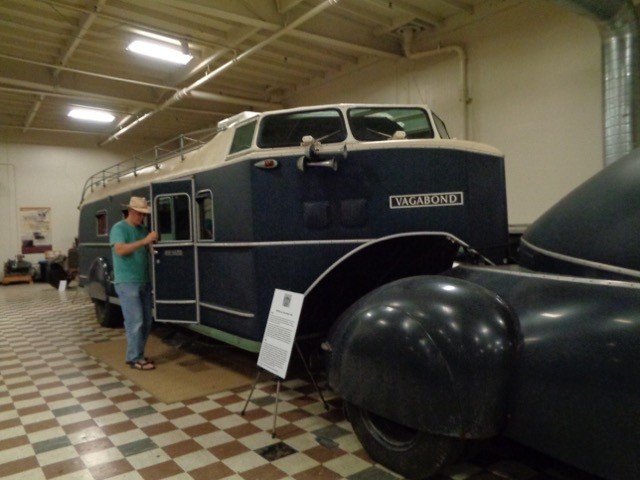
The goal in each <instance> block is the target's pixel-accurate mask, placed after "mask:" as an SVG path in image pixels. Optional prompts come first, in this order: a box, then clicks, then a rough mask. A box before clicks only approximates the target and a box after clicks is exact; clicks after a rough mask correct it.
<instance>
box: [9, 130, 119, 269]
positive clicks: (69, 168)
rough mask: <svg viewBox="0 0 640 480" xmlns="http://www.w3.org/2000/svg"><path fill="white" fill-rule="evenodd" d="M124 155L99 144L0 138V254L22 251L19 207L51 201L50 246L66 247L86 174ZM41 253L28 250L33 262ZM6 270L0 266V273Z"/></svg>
mask: <svg viewBox="0 0 640 480" xmlns="http://www.w3.org/2000/svg"><path fill="white" fill-rule="evenodd" d="M121 160H122V158H121V157H119V156H117V155H115V154H113V153H109V152H106V151H104V150H100V149H97V148H96V149H86V148H72V147H60V146H47V147H43V146H39V145H19V144H9V143H0V222H2V223H1V224H0V225H2V227H1V228H0V260H1V262H2V265H4V262H5V261H7V260H8V259H10V258H14V257H15V256H16V255H17V254H19V253H20V248H21V245H20V232H19V226H18V221H19V219H18V211H19V209H20V208H22V207H50V208H51V229H52V231H51V234H52V239H53V245H52V246H53V249H54V250H61V251H62V252H64V253H66V252H67V250H68V249H69V248H70V247H71V246H72V245H73V242H74V239H75V237H76V236H77V234H78V213H79V212H78V209H77V206H78V204H79V202H80V196H81V194H82V187H83V185H84V182H85V180H86V179H87V178H88V177H89V176H90V175H92V174H94V173H96V172H98V171H100V170H101V169H103V168H105V167H107V166H110V165H113V164H115V163H117V162H119V161H121ZM42 259H44V254H30V255H27V257H26V260H28V261H30V262H32V263H33V264H34V266H35V267H37V262H38V261H39V260H42ZM3 273H4V271H3V270H1V271H0V277H2V276H3Z"/></svg>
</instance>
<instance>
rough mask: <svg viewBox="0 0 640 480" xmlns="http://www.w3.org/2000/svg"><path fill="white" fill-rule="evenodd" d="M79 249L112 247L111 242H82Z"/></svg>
mask: <svg viewBox="0 0 640 480" xmlns="http://www.w3.org/2000/svg"><path fill="white" fill-rule="evenodd" d="M78 247H111V246H110V245H109V242H104V243H99V242H81V243H78Z"/></svg>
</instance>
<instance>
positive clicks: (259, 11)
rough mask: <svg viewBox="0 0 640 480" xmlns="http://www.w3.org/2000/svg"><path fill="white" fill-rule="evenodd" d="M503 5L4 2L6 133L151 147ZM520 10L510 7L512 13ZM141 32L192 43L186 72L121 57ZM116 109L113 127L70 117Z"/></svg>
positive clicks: (1, 66) (280, 101) (1, 114)
mask: <svg viewBox="0 0 640 480" xmlns="http://www.w3.org/2000/svg"><path fill="white" fill-rule="evenodd" d="M500 3H502V4H504V3H509V2H507V1H506V0H501V1H499V2H495V1H492V0H340V1H336V0H325V1H322V0H0V130H1V131H4V132H12V133H13V134H15V133H16V132H18V133H19V134H21V135H29V134H36V133H42V132H48V133H49V134H55V135H57V136H59V137H60V138H63V137H64V138H77V137H78V136H82V137H84V138H87V137H90V138H92V139H95V143H96V144H101V145H106V144H108V143H110V142H112V141H113V140H114V139H115V138H116V137H118V138H119V140H120V141H125V142H129V141H131V142H135V143H136V144H137V145H145V146H151V145H152V144H155V143H158V142H160V141H162V140H166V139H168V138H171V137H174V136H176V135H178V134H180V133H185V132H189V131H193V130H198V129H203V128H209V127H213V126H215V124H216V123H217V122H218V121H219V120H220V119H222V118H225V117H227V116H229V115H232V114H235V113H237V112H240V111H243V110H266V109H273V108H280V107H282V106H287V97H288V95H291V94H292V93H296V92H300V91H302V90H304V89H306V88H309V87H312V86H317V85H320V84H322V82H327V81H328V80H330V79H331V78H334V77H336V76H337V75H341V74H344V73H345V72H349V70H351V69H355V68H359V67H361V66H362V65H364V64H367V63H368V62H375V61H379V60H380V59H389V58H390V59H393V58H401V57H402V56H403V55H404V52H403V42H402V35H401V34H400V31H401V29H403V28H406V27H410V28H411V30H413V31H415V32H416V33H417V35H418V36H419V37H421V38H423V39H424V37H425V36H428V37H432V38H435V37H436V36H437V34H438V33H440V32H441V31H444V30H447V29H451V28H453V27H454V26H456V25H458V26H459V25H461V24H466V23H470V22H473V21H478V19H479V17H480V16H481V15H482V14H486V13H487V10H488V9H491V8H495V5H496V4H500ZM511 3H513V2H511ZM137 31H147V32H154V33H157V34H162V35H165V36H170V37H172V38H175V39H177V40H180V41H186V42H188V44H189V47H190V50H191V52H192V53H193V54H194V55H195V57H196V58H194V60H192V61H191V62H190V63H189V64H188V65H187V66H185V67H176V66H166V65H161V64H159V63H158V62H154V61H147V60H142V59H141V57H139V56H136V55H134V54H131V53H129V52H127V51H126V46H127V44H128V43H129V41H130V40H131V39H132V38H134V37H135V36H136V32H137ZM72 105H81V106H95V107H99V108H104V109H108V110H112V111H113V112H114V113H115V114H116V117H117V118H116V120H115V121H114V122H113V123H112V124H110V125H107V126H104V125H102V126H95V125H88V124H83V123H79V122H78V121H77V120H72V119H69V118H67V116H66V114H67V112H68V110H69V108H70V106H72Z"/></svg>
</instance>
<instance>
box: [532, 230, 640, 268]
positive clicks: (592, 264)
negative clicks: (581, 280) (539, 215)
mask: <svg viewBox="0 0 640 480" xmlns="http://www.w3.org/2000/svg"><path fill="white" fill-rule="evenodd" d="M520 242H522V243H523V244H524V245H526V246H527V248H530V249H531V250H533V251H535V252H538V253H541V254H543V255H546V256H547V257H551V258H555V259H557V260H562V261H563V262H568V263H573V264H576V265H581V266H584V267H590V268H595V269H597V270H605V271H608V272H613V273H620V274H623V275H629V276H632V277H638V278H640V271H638V270H632V269H630V268H623V267H616V266H615V265H608V264H606V263H600V262H594V261H591V260H585V259H583V258H576V257H572V256H569V255H564V254H562V253H557V252H552V251H551V250H547V249H545V248H541V247H536V246H535V245H533V244H531V243H530V242H527V241H526V240H525V239H524V238H522V239H520Z"/></svg>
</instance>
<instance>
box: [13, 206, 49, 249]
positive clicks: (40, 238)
mask: <svg viewBox="0 0 640 480" xmlns="http://www.w3.org/2000/svg"><path fill="white" fill-rule="evenodd" d="M20 243H21V244H22V253H23V254H27V253H44V252H46V251H47V250H51V245H52V241H51V208H50V207H20Z"/></svg>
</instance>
